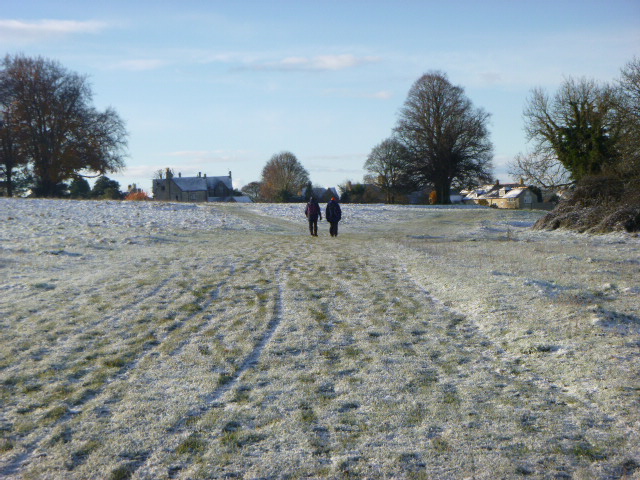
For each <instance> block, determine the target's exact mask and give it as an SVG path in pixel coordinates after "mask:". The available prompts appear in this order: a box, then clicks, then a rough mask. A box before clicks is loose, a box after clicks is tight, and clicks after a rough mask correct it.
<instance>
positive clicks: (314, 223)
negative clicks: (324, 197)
mask: <svg viewBox="0 0 640 480" xmlns="http://www.w3.org/2000/svg"><path fill="white" fill-rule="evenodd" d="M304 214H305V215H306V217H307V220H309V233H311V236H312V237H317V236H318V217H320V220H322V210H320V205H318V202H317V201H316V199H315V198H313V197H311V198H310V199H309V202H308V203H307V207H306V208H305V209H304Z"/></svg>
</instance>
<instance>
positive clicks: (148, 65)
mask: <svg viewBox="0 0 640 480" xmlns="http://www.w3.org/2000/svg"><path fill="white" fill-rule="evenodd" d="M167 64H168V62H166V61H164V60H158V59H136V60H124V61H122V62H119V63H116V64H114V65H113V66H112V67H111V68H112V69H113V70H129V71H132V72H144V71H148V70H157V69H158V68H162V67H164V66H166V65H167Z"/></svg>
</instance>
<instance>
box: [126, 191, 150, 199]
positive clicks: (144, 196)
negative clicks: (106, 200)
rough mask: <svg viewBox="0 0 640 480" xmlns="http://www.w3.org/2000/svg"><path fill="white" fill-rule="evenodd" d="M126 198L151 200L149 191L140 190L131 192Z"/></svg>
mask: <svg viewBox="0 0 640 480" xmlns="http://www.w3.org/2000/svg"><path fill="white" fill-rule="evenodd" d="M124 199H125V200H132V201H143V200H151V199H150V198H149V195H147V192H145V191H142V190H141V191H139V192H131V193H129V194H128V195H127V196H126V197H124Z"/></svg>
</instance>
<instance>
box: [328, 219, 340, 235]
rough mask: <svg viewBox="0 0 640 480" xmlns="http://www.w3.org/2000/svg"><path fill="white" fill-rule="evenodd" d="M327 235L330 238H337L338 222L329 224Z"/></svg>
mask: <svg viewBox="0 0 640 480" xmlns="http://www.w3.org/2000/svg"><path fill="white" fill-rule="evenodd" d="M329 234H331V236H332V237H337V236H338V222H329Z"/></svg>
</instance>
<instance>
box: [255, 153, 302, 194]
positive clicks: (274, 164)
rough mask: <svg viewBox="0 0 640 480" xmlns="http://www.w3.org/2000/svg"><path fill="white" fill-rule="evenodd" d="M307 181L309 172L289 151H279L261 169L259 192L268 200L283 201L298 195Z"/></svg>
mask: <svg viewBox="0 0 640 480" xmlns="http://www.w3.org/2000/svg"><path fill="white" fill-rule="evenodd" d="M308 183H309V173H308V172H307V171H306V170H305V168H304V167H303V166H302V164H301V163H300V162H299V161H298V159H297V158H296V156H295V155H294V154H293V153H291V152H281V153H278V154H276V155H274V156H273V157H271V159H270V160H269V161H268V162H267V164H266V165H265V166H264V168H263V169H262V181H261V184H262V186H261V189H260V193H261V196H262V198H263V199H264V200H266V201H268V202H284V201H287V200H289V199H290V198H291V197H293V196H294V195H298V194H299V193H300V192H301V191H302V189H303V188H304V187H305V185H307V184H308Z"/></svg>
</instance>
